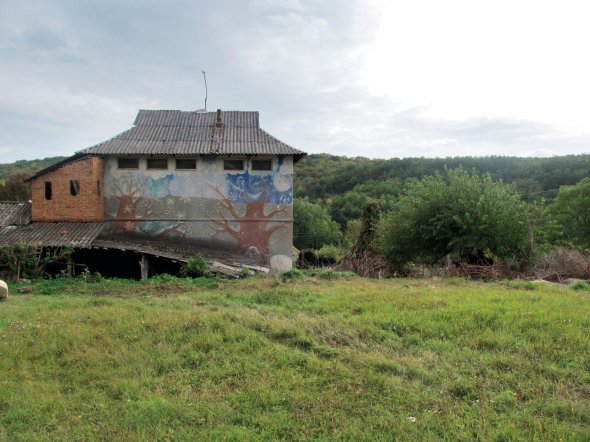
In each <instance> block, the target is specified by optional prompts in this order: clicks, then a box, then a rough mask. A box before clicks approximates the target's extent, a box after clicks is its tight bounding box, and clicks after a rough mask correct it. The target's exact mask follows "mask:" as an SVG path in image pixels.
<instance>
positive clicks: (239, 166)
mask: <svg viewBox="0 0 590 442" xmlns="http://www.w3.org/2000/svg"><path fill="white" fill-rule="evenodd" d="M223 170H244V160H223Z"/></svg>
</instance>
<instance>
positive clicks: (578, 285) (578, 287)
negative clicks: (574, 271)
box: [569, 281, 590, 292]
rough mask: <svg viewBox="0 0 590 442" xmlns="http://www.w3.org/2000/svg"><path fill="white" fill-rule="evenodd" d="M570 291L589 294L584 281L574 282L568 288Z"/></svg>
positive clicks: (588, 287) (589, 290)
mask: <svg viewBox="0 0 590 442" xmlns="http://www.w3.org/2000/svg"><path fill="white" fill-rule="evenodd" d="M569 288H570V289H572V290H575V291H576V292H590V284H588V283H587V282H586V281H576V282H574V283H573V284H571V285H570V286H569Z"/></svg>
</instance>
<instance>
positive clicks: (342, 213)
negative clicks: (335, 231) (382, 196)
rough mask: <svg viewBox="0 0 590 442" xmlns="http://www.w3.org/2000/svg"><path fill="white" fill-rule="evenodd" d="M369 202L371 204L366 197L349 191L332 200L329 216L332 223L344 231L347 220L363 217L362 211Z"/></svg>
mask: <svg viewBox="0 0 590 442" xmlns="http://www.w3.org/2000/svg"><path fill="white" fill-rule="evenodd" d="M369 202H371V199H370V198H369V197H368V196H366V195H362V194H360V193H358V192H356V191H354V190H351V191H349V192H346V193H345V194H344V195H339V196H335V197H334V198H332V200H331V202H330V215H331V216H332V219H333V220H334V221H336V222H337V223H338V224H340V227H341V228H342V229H345V228H346V223H347V222H348V220H351V219H358V218H361V217H362V216H363V209H364V208H365V206H366V205H367V204H369Z"/></svg>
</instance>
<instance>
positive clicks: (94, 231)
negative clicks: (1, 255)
mask: <svg viewBox="0 0 590 442" xmlns="http://www.w3.org/2000/svg"><path fill="white" fill-rule="evenodd" d="M102 227H103V223H31V224H29V225H26V226H7V227H3V228H2V229H0V244H19V243H27V244H34V245H39V246H46V247H62V246H70V247H82V248H87V247H90V245H91V244H92V241H94V239H95V238H96V237H97V236H98V235H99V233H100V231H101V230H102Z"/></svg>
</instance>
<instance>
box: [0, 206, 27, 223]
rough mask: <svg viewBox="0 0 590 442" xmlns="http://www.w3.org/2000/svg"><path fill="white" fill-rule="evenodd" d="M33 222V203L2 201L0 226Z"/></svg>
mask: <svg viewBox="0 0 590 442" xmlns="http://www.w3.org/2000/svg"><path fill="white" fill-rule="evenodd" d="M30 222H31V203H30V202H22V203H0V228H1V227H5V226H22V225H25V224H29V223H30Z"/></svg>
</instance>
